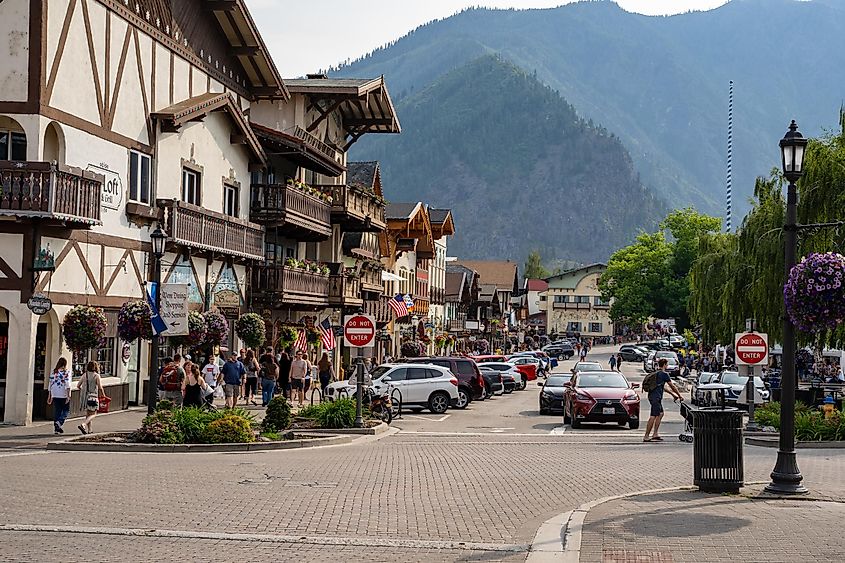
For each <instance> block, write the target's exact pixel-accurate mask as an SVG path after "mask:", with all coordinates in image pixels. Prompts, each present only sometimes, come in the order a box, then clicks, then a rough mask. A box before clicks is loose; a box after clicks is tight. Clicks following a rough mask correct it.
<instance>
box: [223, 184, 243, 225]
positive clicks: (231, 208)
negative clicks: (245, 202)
mask: <svg viewBox="0 0 845 563" xmlns="http://www.w3.org/2000/svg"><path fill="white" fill-rule="evenodd" d="M240 192H241V189H240V187H239V186H238V185H237V184H230V183H228V182H227V183H225V184H223V213H225V214H226V215H229V216H230V217H237V216H238V207H239V206H238V203H239V201H240Z"/></svg>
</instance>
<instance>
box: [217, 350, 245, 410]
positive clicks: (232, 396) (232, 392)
mask: <svg viewBox="0 0 845 563" xmlns="http://www.w3.org/2000/svg"><path fill="white" fill-rule="evenodd" d="M220 372H221V373H222V374H223V395H224V396H225V397H226V408H227V409H233V408H235V407H236V406H238V391H240V389H241V383H242V381H243V379H244V375H245V374H246V369H245V368H244V365H243V364H242V363H241V361H240V360H238V356H237V355H236V354H231V355H230V356H229V361H228V362H226V363H225V364H223V367H222V368H221V369H220Z"/></svg>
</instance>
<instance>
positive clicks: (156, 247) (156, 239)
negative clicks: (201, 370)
mask: <svg viewBox="0 0 845 563" xmlns="http://www.w3.org/2000/svg"><path fill="white" fill-rule="evenodd" d="M150 243H151V244H152V247H153V258H154V261H153V283H154V284H155V288H156V292H155V306H156V311H159V312H160V311H161V259H162V258H163V257H164V246H165V244H166V243H167V233H165V232H164V231H163V230H162V229H161V226H160V225H158V226H156V230H155V231H153V232H152V233H150ZM159 338H160V337H159V335H157V334H156V335H154V336H153V350H152V354H150V366H149V382H148V384H147V412H148V413H149V414H152V413H153V412H154V411H155V408H156V400H157V399H158V385H157V380H158V348H159Z"/></svg>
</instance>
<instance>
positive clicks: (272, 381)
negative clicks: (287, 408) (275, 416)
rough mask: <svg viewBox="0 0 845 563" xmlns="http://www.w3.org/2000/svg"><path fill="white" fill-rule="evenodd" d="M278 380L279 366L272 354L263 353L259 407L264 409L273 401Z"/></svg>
mask: <svg viewBox="0 0 845 563" xmlns="http://www.w3.org/2000/svg"><path fill="white" fill-rule="evenodd" d="M278 379H279V365H278V364H277V363H276V360H275V359H274V358H273V354H270V353H269V351H265V352H264V354H263V355H262V356H261V406H262V407H266V406H267V405H268V404H270V401H271V400H272V399H273V392H274V391H275V390H276V381H277V380H278Z"/></svg>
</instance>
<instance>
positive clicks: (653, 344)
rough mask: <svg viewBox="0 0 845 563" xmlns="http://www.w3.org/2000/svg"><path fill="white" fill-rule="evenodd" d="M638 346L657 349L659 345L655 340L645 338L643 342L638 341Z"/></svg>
mask: <svg viewBox="0 0 845 563" xmlns="http://www.w3.org/2000/svg"><path fill="white" fill-rule="evenodd" d="M639 346H641V347H643V348H646V349H647V350H659V349H660V345H659V344H658V343H657V341H656V340H647V341H645V342H640V343H639Z"/></svg>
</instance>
